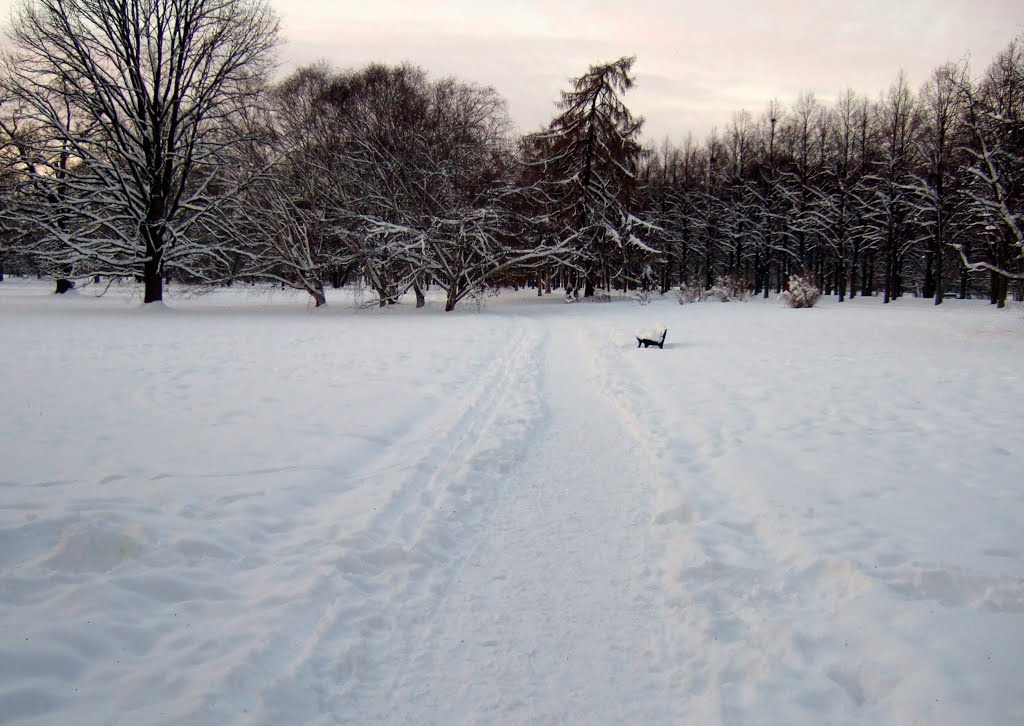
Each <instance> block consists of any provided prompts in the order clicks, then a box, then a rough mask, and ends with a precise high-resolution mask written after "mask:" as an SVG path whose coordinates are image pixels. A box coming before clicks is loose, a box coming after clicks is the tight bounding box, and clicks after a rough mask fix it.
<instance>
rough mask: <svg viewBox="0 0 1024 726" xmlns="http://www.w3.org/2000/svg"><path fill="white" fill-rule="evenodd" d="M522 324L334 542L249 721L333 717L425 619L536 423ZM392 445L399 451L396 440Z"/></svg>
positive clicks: (370, 683)
mask: <svg viewBox="0 0 1024 726" xmlns="http://www.w3.org/2000/svg"><path fill="white" fill-rule="evenodd" d="M520 328H521V329H520V330H519V331H518V333H517V334H516V335H515V336H513V338H512V339H511V340H510V341H509V343H508V344H507V345H506V346H503V349H502V351H501V352H500V353H499V354H498V355H496V356H495V357H494V358H493V359H492V360H491V362H490V363H489V364H488V366H487V368H486V369H485V371H484V372H483V375H482V376H480V378H479V381H478V384H477V385H476V386H475V387H474V389H473V396H472V397H471V398H470V399H469V402H468V404H465V405H463V406H461V407H460V409H459V410H460V411H461V413H460V415H459V417H458V418H457V419H456V420H455V421H453V422H452V421H449V422H448V423H447V424H443V425H446V426H447V428H441V429H440V431H439V433H438V440H437V442H436V443H435V444H434V445H433V446H432V447H431V448H430V451H429V453H428V454H427V455H426V456H425V457H423V458H422V459H420V460H419V461H416V462H415V463H414V464H413V465H411V466H408V467H407V471H408V472H409V473H408V474H407V475H406V476H405V477H404V478H403V479H402V480H401V482H400V484H399V485H398V486H397V487H395V493H394V494H393V495H392V496H391V497H390V499H389V500H388V501H387V503H386V504H385V505H384V506H383V507H382V509H381V510H380V512H379V513H378V514H377V515H376V516H375V517H373V519H372V521H371V522H370V523H369V524H368V526H366V527H365V528H364V529H363V530H362V531H360V532H358V533H355V534H351V535H349V536H348V537H345V538H343V539H341V540H340V541H339V542H338V544H337V546H336V547H335V548H333V551H334V552H335V555H334V556H332V558H331V560H330V562H329V563H328V562H325V563H324V564H325V566H326V567H325V572H324V573H323V574H322V575H321V577H320V581H319V582H318V585H317V588H316V590H315V592H314V594H313V596H312V597H311V598H310V599H311V601H312V602H313V603H316V605H315V607H314V608H312V609H311V610H310V612H309V613H308V615H307V618H306V622H307V625H306V626H305V627H303V628H302V630H303V631H304V632H308V635H307V637H306V638H305V639H304V640H303V641H302V642H301V643H293V644H292V646H291V647H290V648H288V650H291V651H292V652H294V653H295V655H294V656H293V657H292V658H291V659H290V660H288V661H287V662H286V663H284V664H283V665H282V666H280V667H279V670H278V673H277V675H276V676H275V677H274V679H273V681H272V682H271V683H270V684H269V685H268V686H266V687H265V688H263V689H262V692H261V706H260V708H259V709H258V710H257V711H256V713H255V714H254V718H253V721H254V722H256V723H280V722H282V721H293V720H296V719H299V720H307V721H315V720H317V719H324V720H326V721H328V722H335V721H336V720H337V719H344V718H345V714H347V713H349V712H350V709H351V705H350V701H351V700H352V699H353V698H354V697H358V698H362V697H363V696H365V695H366V694H367V693H373V692H375V689H376V688H377V687H379V686H381V685H382V684H386V683H387V681H388V679H389V677H391V674H392V672H393V671H394V669H395V664H396V663H398V662H400V661H401V660H402V659H403V657H404V655H405V651H406V645H405V643H404V641H403V639H402V635H403V633H405V632H407V631H409V629H415V627H416V626H417V623H418V622H419V621H420V620H422V619H423V618H426V617H428V611H429V608H430V606H431V604H433V603H435V602H436V598H437V592H438V591H439V590H443V588H444V586H445V581H446V579H447V578H448V577H450V563H451V561H452V558H453V557H454V556H455V554H456V553H458V551H459V549H460V547H461V546H462V543H463V542H464V541H465V539H466V538H467V537H468V536H469V535H470V534H471V532H472V531H473V528H474V527H475V526H477V524H476V523H477V521H478V520H479V519H480V517H481V516H484V515H485V514H486V511H485V509H486V504H487V503H488V501H489V500H490V499H492V498H493V497H494V496H495V495H496V492H497V489H498V486H499V485H500V481H499V480H500V477H501V475H502V474H503V472H505V471H507V470H509V469H510V468H511V467H512V465H513V464H514V455H515V453H516V446H517V441H518V440H521V439H522V438H523V436H525V435H526V434H527V433H528V432H529V430H530V429H531V427H532V425H533V422H532V421H531V414H530V411H529V410H524V405H523V404H524V403H529V401H528V399H527V398H526V397H525V396H526V394H527V393H528V392H529V385H528V384H529V380H530V378H531V376H536V374H537V371H536V370H535V366H531V363H532V357H531V356H532V354H533V351H534V349H535V347H536V336H535V335H534V334H532V333H530V332H529V331H526V330H524V329H522V326H520ZM505 352H507V355H505V354H502V353H505ZM413 450H415V449H413ZM392 451H395V452H396V455H397V456H401V455H402V453H403V447H402V444H401V442H399V443H396V445H395V446H394V447H393V449H392ZM382 463H385V464H386V466H385V467H383V468H384V469H393V466H394V464H392V463H391V462H387V461H385V462H381V461H380V460H375V461H374V462H371V463H370V464H368V466H367V468H368V469H370V470H373V471H380V470H381V464H382ZM338 534H340V532H339V533H338ZM384 688H385V690H386V689H387V688H388V686H386V685H384Z"/></svg>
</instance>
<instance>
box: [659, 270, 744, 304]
mask: <svg viewBox="0 0 1024 726" xmlns="http://www.w3.org/2000/svg"><path fill="white" fill-rule="evenodd" d="M752 294H753V291H752V290H751V287H750V284H749V283H748V282H747V280H746V278H743V277H740V276H739V275H723V276H721V277H719V278H718V279H717V280H715V284H714V285H713V286H712V287H711V288H709V289H707V290H705V289H703V288H702V287H701V286H700V285H697V284H694V283H690V284H687V285H683V286H682V287H680V288H679V292H678V293H677V296H678V300H679V304H680V305H685V304H686V303H691V302H704V301H705V300H716V301H718V302H733V301H741V302H742V301H745V300H749V299H750V297H751V295H752Z"/></svg>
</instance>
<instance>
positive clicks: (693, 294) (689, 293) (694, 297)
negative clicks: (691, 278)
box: [676, 282, 704, 305]
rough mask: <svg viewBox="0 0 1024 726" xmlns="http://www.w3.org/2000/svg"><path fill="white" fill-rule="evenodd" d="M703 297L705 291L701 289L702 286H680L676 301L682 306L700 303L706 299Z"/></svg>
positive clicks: (690, 284)
mask: <svg viewBox="0 0 1024 726" xmlns="http://www.w3.org/2000/svg"><path fill="white" fill-rule="evenodd" d="M703 295H704V291H703V290H702V289H701V287H700V285H695V284H694V283H692V282H690V283H687V284H685V285H680V286H679V290H678V291H676V299H677V300H679V304H680V305H686V304H687V303H695V302H700V301H701V300H703V299H704V297H703Z"/></svg>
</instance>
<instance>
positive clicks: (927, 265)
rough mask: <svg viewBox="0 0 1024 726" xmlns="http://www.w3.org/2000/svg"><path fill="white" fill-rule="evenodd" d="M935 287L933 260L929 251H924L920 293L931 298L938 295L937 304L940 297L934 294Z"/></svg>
mask: <svg viewBox="0 0 1024 726" xmlns="http://www.w3.org/2000/svg"><path fill="white" fill-rule="evenodd" d="M937 288H938V286H937V285H936V284H935V260H934V258H933V257H932V253H931V252H926V253H925V255H924V287H923V289H922V290H921V295H923V296H924V297H931V298H934V297H938V298H939V300H938V302H936V303H935V304H936V305H938V304H939V302H941V300H942V298H941V296H938V295H937V294H936V290H937Z"/></svg>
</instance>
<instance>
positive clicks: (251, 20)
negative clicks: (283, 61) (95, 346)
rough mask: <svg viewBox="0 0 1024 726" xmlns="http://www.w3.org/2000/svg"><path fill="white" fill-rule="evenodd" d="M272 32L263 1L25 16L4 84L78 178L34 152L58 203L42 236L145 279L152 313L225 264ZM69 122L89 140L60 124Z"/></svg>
mask: <svg viewBox="0 0 1024 726" xmlns="http://www.w3.org/2000/svg"><path fill="white" fill-rule="evenodd" d="M277 28H278V24H277V20H276V17H275V16H274V14H273V12H272V11H271V10H270V8H269V6H268V5H266V4H265V3H263V2H261V0H29V1H28V2H26V3H25V4H23V5H22V6H21V7H20V9H18V11H17V12H16V14H15V16H14V19H13V25H12V28H11V30H10V41H11V48H10V50H9V52H8V53H7V54H6V55H5V58H4V72H5V76H6V78H5V83H6V85H7V87H8V89H9V91H10V93H11V94H12V95H13V96H14V97H15V98H17V99H18V100H19V101H20V102H21V103H22V104H23V105H24V108H25V109H26V113H27V115H28V117H29V118H31V120H32V121H33V122H34V123H35V124H37V125H38V126H39V127H41V128H45V129H47V130H48V135H49V136H50V138H51V139H53V140H55V141H56V142H58V143H60V144H62V145H63V147H64V148H65V149H66V151H67V153H68V155H69V158H70V159H72V160H73V166H74V168H73V170H72V171H73V173H69V174H67V175H66V176H65V177H64V178H63V179H58V178H55V177H54V176H53V174H52V171H53V169H54V168H55V167H56V163H57V162H56V160H55V158H54V156H53V154H52V152H51V151H50V150H49V149H46V148H38V149H35V150H34V153H35V157H36V158H37V159H38V163H37V166H36V169H35V174H36V175H37V176H39V177H46V179H45V182H46V183H47V184H50V185H53V186H56V187H59V188H60V189H61V195H60V199H61V202H60V205H59V207H60V212H59V214H56V215H55V214H54V213H53V210H50V211H49V212H48V213H46V214H43V215H39V216H37V217H36V218H35V220H34V221H35V223H36V224H40V225H42V229H43V230H44V231H45V234H46V235H47V236H48V237H50V238H51V239H52V240H54V241H55V242H56V243H57V244H58V245H60V246H62V247H64V248H65V249H67V250H70V251H71V252H72V253H73V254H74V256H76V257H77V258H81V259H82V260H85V261H87V264H88V265H89V266H90V268H91V269H94V270H96V271H101V270H102V271H103V272H106V273H108V274H112V275H121V276H125V275H134V276H136V277H139V278H141V279H142V281H143V282H144V284H145V292H144V298H143V299H144V302H147V303H149V302H155V301H159V300H161V299H162V297H163V278H164V275H165V274H168V273H170V272H172V271H178V272H180V273H181V274H182V275H185V276H190V277H198V278H203V277H205V276H208V275H209V270H210V269H211V267H213V266H217V265H220V264H222V263H224V262H225V261H226V259H227V258H228V257H229V254H228V253H229V249H228V248H227V247H225V246H224V244H223V243H224V239H223V235H221V234H219V233H218V232H217V231H216V230H215V229H213V228H212V227H211V226H210V217H211V216H212V215H216V214H218V213H219V211H220V208H221V207H220V205H221V203H222V202H223V201H224V200H226V199H228V198H230V195H231V193H232V191H233V189H231V188H229V187H228V186H227V183H226V182H225V177H224V174H223V173H222V171H223V168H224V167H223V165H224V164H225V163H226V161H227V151H228V150H229V149H230V147H231V146H232V145H233V144H234V143H236V142H237V139H235V138H233V137H232V135H231V134H230V133H229V131H230V129H232V128H233V124H232V123H231V121H232V119H233V117H234V116H235V115H236V114H238V113H240V112H241V111H242V110H243V109H244V108H245V107H246V106H247V104H249V103H250V102H251V101H252V100H253V99H254V97H255V94H256V93H257V92H258V89H259V86H260V83H261V81H262V79H263V78H264V77H265V76H266V74H267V72H268V70H269V66H270V63H271V62H272V51H273V48H274V45H275V43H276V40H277ZM64 108H68V109H70V110H71V113H72V115H73V116H74V117H75V118H76V119H79V120H80V121H81V127H77V126H74V125H72V126H71V127H70V128H69V127H67V126H66V125H64V124H63V123H62V121H63V116H62V110H63V109H64ZM36 152H37V153H36ZM54 219H60V220H66V221H68V222H69V223H70V228H69V227H66V226H58V225H56V224H53V223H52V220H54ZM214 226H215V225H214ZM71 229H73V230H74V231H73V233H72V232H71Z"/></svg>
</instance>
